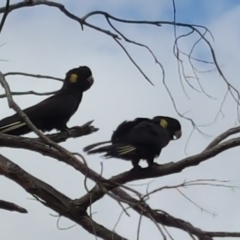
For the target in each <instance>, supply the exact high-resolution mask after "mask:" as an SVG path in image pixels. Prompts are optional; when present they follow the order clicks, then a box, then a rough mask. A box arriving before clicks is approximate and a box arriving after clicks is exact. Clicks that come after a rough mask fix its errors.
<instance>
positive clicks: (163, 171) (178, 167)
mask: <svg viewBox="0 0 240 240" xmlns="http://www.w3.org/2000/svg"><path fill="white" fill-rule="evenodd" d="M237 146H240V138H234V139H231V140H228V141H226V142H224V143H221V144H219V145H217V146H215V147H212V148H211V149H209V150H207V151H203V152H202V153H199V154H197V155H193V156H191V157H187V158H185V159H182V160H180V161H178V162H176V163H173V162H171V163H167V164H163V165H159V166H156V167H153V168H145V169H134V170H130V171H127V172H124V173H121V174H118V175H116V176H113V177H112V178H110V179H109V180H106V181H101V182H99V184H98V185H97V186H95V187H94V188H93V189H92V190H91V191H90V192H89V193H87V194H86V195H85V196H83V197H82V198H81V199H79V204H80V205H82V206H86V207H88V206H89V204H92V203H94V202H95V201H97V200H99V199H100V198H101V197H103V195H104V194H105V192H106V191H109V190H112V189H113V188H116V187H118V186H121V185H123V184H125V183H127V182H132V181H136V180H140V179H141V180H142V179H146V178H155V177H162V176H166V175H169V174H174V173H179V172H181V171H183V170H184V169H185V168H188V167H192V166H196V165H198V164H200V163H201V162H203V161H206V160H208V159H209V158H212V157H214V156H216V155H218V154H219V153H221V152H223V151H226V150H227V149H230V148H233V147H237ZM103 189H104V191H103Z"/></svg>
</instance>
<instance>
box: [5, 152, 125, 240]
mask: <svg viewBox="0 0 240 240" xmlns="http://www.w3.org/2000/svg"><path fill="white" fill-rule="evenodd" d="M0 174H1V175H4V176H5V177H7V178H9V179H11V180H13V181H14V182H16V183H17V184H19V185H20V186H21V187H22V188H24V189H25V190H26V191H27V192H28V193H30V194H32V195H35V196H37V197H38V198H40V199H41V200H40V202H41V203H42V204H43V205H45V206H47V207H49V208H51V209H52V210H54V211H56V212H57V213H59V214H60V215H62V216H65V217H66V218H69V219H71V220H72V221H74V222H76V223H77V224H79V225H80V226H82V227H83V228H84V229H85V230H87V231H88V232H90V233H91V234H93V235H96V236H98V237H101V238H103V239H106V240H112V239H116V240H126V238H123V237H121V236H119V235H118V234H117V233H115V232H112V231H110V230H108V229H106V228H105V227H104V226H102V225H100V224H98V223H96V222H95V221H93V220H92V219H91V218H90V217H89V216H88V215H87V213H86V212H85V211H84V210H82V209H81V208H79V207H78V206H77V205H76V204H74V202H73V201H72V200H71V199H70V198H68V197H67V196H65V195H64V194H62V193H60V192H59V191H57V190H56V189H54V188H53V187H52V186H50V185H48V184H46V183H45V182H43V181H41V180H39V179H37V178H35V177H34V176H32V175H30V174H29V173H27V172H26V171H24V170H23V169H22V168H20V167H19V166H18V165H16V164H14V163H13V162H11V161H10V160H9V159H7V158H6V157H4V156H3V155H1V154H0Z"/></svg>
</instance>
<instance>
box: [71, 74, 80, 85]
mask: <svg viewBox="0 0 240 240" xmlns="http://www.w3.org/2000/svg"><path fill="white" fill-rule="evenodd" d="M77 80H78V75H77V74H75V73H72V74H71V75H70V77H69V81H70V82H71V83H76V82H77Z"/></svg>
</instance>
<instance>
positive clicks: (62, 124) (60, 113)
mask: <svg viewBox="0 0 240 240" xmlns="http://www.w3.org/2000/svg"><path fill="white" fill-rule="evenodd" d="M93 81H94V80H93V77H92V72H91V70H90V69H89V68H88V67H86V66H80V67H79V68H74V69H71V70H69V71H68V72H67V73H66V77H65V80H64V82H63V86H62V88H61V89H60V90H59V91H58V92H57V93H56V94H55V95H53V96H51V97H49V98H47V99H45V100H43V101H42V102H40V103H38V104H36V105H34V106H31V107H29V108H26V109H24V110H23V112H24V113H25V114H26V115H27V116H28V117H29V119H30V120H31V121H32V123H33V124H34V125H35V126H36V127H37V128H38V129H39V130H41V131H43V132H45V131H51V130H53V129H57V130H60V131H64V130H67V129H68V128H67V125H66V124H67V122H68V121H69V120H70V118H71V116H72V115H73V114H74V113H75V112H76V111H77V109H78V107H79V104H80V103H81V100H82V96H83V92H85V91H87V90H88V89H89V88H90V87H91V86H92V84H93ZM0 132H1V133H6V134H11V135H24V134H27V133H29V132H31V129H30V128H29V127H28V126H27V125H26V123H25V122H24V120H23V119H22V118H21V117H20V116H19V115H18V114H14V115H12V116H9V117H6V118H4V119H2V120H0Z"/></svg>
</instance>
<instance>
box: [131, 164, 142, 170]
mask: <svg viewBox="0 0 240 240" xmlns="http://www.w3.org/2000/svg"><path fill="white" fill-rule="evenodd" d="M140 169H142V167H141V166H139V165H138V164H136V165H135V164H133V168H132V169H131V170H130V171H136V170H140Z"/></svg>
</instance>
